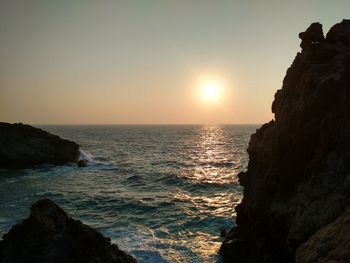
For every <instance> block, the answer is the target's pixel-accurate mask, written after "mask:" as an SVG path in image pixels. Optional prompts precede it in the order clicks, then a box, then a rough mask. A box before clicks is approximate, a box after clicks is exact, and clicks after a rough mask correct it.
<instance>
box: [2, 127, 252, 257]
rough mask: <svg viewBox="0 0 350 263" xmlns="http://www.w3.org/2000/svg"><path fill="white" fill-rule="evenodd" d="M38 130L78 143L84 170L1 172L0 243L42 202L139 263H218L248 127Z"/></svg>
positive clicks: (237, 190) (239, 192)
mask: <svg viewBox="0 0 350 263" xmlns="http://www.w3.org/2000/svg"><path fill="white" fill-rule="evenodd" d="M41 128H43V129H45V130H47V131H49V132H52V133H54V134H57V135H59V136H61V137H63V138H67V139H70V140H73V141H76V142H77V143H79V144H80V145H81V150H82V153H81V155H82V157H84V158H87V159H89V161H90V162H89V165H88V167H85V168H77V167H72V166H60V167H52V166H42V167H38V168H35V169H23V170H16V171H9V170H0V234H1V235H2V234H3V233H5V232H7V231H8V230H9V229H10V227H11V226H12V225H13V224H15V223H19V222H21V220H23V219H24V218H25V217H27V216H28V215H29V207H30V205H31V204H32V203H33V202H35V201H36V200H38V199H40V198H45V197H46V198H51V199H52V200H54V201H55V202H57V203H58V204H59V205H61V206H62V207H63V208H64V209H65V210H66V211H67V212H68V213H69V214H70V215H71V216H73V217H74V218H76V219H80V220H81V221H83V222H84V223H86V224H88V225H90V226H92V227H94V228H96V229H98V230H99V231H101V232H102V233H103V234H104V235H106V236H109V237H110V238H111V239H112V241H113V242H116V243H117V244H118V246H119V247H120V248H121V249H123V250H125V251H127V252H129V253H130V254H132V255H133V256H135V257H136V258H137V260H138V261H139V262H220V257H219V256H218V255H217V252H218V249H219V247H220V244H221V242H222V238H221V237H220V231H221V229H223V228H224V229H227V230H228V229H230V228H231V227H232V226H233V225H234V217H235V213H234V209H233V207H234V205H235V204H236V203H238V202H239V201H240V200H241V198H242V189H241V187H240V186H239V185H238V180H237V174H238V173H239V172H240V171H243V170H245V169H246V167H247V163H248V156H247V153H246V149H247V146H248V142H249V138H250V135H251V134H252V133H253V132H255V130H256V128H257V126H256V125H222V126H200V125H184V126H181V125H169V126H168V125H160V126H153V125H134V126H132V125H125V126H124V125H118V126H107V125H106V126H41Z"/></svg>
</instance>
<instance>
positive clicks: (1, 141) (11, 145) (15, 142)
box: [0, 122, 79, 169]
mask: <svg viewBox="0 0 350 263" xmlns="http://www.w3.org/2000/svg"><path fill="white" fill-rule="evenodd" d="M78 158H79V145H78V144H76V143H75V142H72V141H69V140H65V139H61V138H60V137H58V136H56V135H53V134H50V133H48V132H46V131H44V130H41V129H38V128H34V127H32V126H30V125H24V124H22V123H15V124H9V123H4V122H0V168H10V169H11V168H26V167H32V166H35V165H41V164H54V165H63V164H67V163H73V162H74V163H77V161H78Z"/></svg>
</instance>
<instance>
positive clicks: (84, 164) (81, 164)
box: [78, 160, 89, 167]
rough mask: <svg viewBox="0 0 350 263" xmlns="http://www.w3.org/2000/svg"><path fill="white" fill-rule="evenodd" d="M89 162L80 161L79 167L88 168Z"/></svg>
mask: <svg viewBox="0 0 350 263" xmlns="http://www.w3.org/2000/svg"><path fill="white" fill-rule="evenodd" d="M88 162H89V161H88V160H79V161H78V167H86V166H87V164H88Z"/></svg>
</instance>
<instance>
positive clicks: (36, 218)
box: [0, 199, 136, 263]
mask: <svg viewBox="0 0 350 263" xmlns="http://www.w3.org/2000/svg"><path fill="white" fill-rule="evenodd" d="M0 262H1V263H26V262H28V263H29V262H35V263H118V262H125V263H129V262H132V263H134V262H136V260H135V259H134V258H133V257H131V256H130V255H128V254H126V253H125V252H123V251H121V250H119V248H118V246H117V245H115V244H111V242H110V239H109V238H106V237H104V236H103V235H102V234H100V233H99V232H98V231H96V230H95V229H93V228H91V227H89V226H87V225H84V224H83V223H82V222H80V221H78V220H74V219H72V218H70V217H69V216H68V215H67V214H66V213H65V212H64V211H63V209H62V208H60V207H59V206H58V205H57V204H55V203H54V202H52V201H51V200H49V199H42V200H39V201H37V202H36V203H35V204H33V206H32V207H31V214H30V216H29V217H28V218H27V219H25V220H24V221H23V222H22V223H21V224H18V225H15V226H13V227H12V229H11V230H10V231H9V232H8V233H7V234H4V236H3V240H2V241H0Z"/></svg>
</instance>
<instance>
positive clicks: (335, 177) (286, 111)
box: [220, 20, 350, 263]
mask: <svg viewBox="0 0 350 263" xmlns="http://www.w3.org/2000/svg"><path fill="white" fill-rule="evenodd" d="M300 38H301V39H302V43H301V47H302V52H301V53H298V54H297V56H296V58H295V60H294V62H293V64H292V66H291V67H290V68H289V69H288V71H287V75H286V77H285V78H284V81H283V87H282V89H281V90H278V91H277V93H276V94H275V100H274V102H273V104H272V111H273V113H274V114H275V120H272V121H270V122H269V123H267V124H264V125H263V126H262V127H261V128H260V129H258V130H257V132H256V133H255V134H254V135H252V137H251V140H250V143H249V148H248V153H249V158H250V161H249V165H248V170H247V172H244V173H241V174H240V175H239V180H240V184H241V185H242V186H244V197H243V200H242V202H241V204H239V205H238V206H237V207H236V211H237V219H236V223H237V226H236V227H235V228H234V229H232V230H231V231H230V233H229V234H228V236H227V238H226V240H225V241H224V243H223V244H222V246H221V249H220V254H221V255H223V259H224V262H235V263H242V262H247V263H248V262H249V263H250V262H259V263H268V262H284V263H288V262H298V263H304V262H305V263H306V262H332V263H341V262H349V251H350V242H349V241H350V236H349V235H348V234H349V230H348V229H349V225H350V220H349V210H347V212H344V211H345V210H346V209H348V208H350V20H343V21H342V22H341V23H339V24H336V25H335V26H333V27H332V28H331V29H330V31H329V32H328V34H327V36H326V38H324V37H323V32H322V26H321V25H320V24H319V23H314V24H312V25H311V26H310V27H309V28H308V29H307V30H306V31H305V32H303V33H301V34H300ZM344 213H345V214H344ZM340 229H346V231H341V232H338V233H336V232H337V231H338V230H340ZM296 251H297V253H296ZM336 255H339V257H338V256H336ZM344 258H346V260H344ZM328 260H329V261H328Z"/></svg>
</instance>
